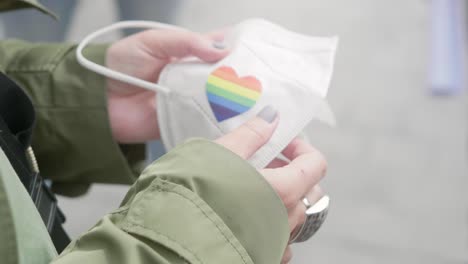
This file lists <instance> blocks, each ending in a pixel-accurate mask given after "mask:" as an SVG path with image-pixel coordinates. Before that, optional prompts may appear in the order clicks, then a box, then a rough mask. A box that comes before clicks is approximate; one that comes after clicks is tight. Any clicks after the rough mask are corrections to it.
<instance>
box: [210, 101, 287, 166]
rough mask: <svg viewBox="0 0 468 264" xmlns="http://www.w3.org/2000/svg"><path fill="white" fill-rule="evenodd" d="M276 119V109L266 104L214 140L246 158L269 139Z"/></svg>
mask: <svg viewBox="0 0 468 264" xmlns="http://www.w3.org/2000/svg"><path fill="white" fill-rule="evenodd" d="M278 121H279V118H278V114H277V112H276V110H275V109H274V108H273V107H271V106H266V107H265V108H263V109H262V111H260V112H259V113H258V115H257V116H256V117H254V118H253V119H251V120H249V121H247V122H246V123H244V124H243V125H241V126H240V127H238V128H237V129H235V130H233V131H232V132H230V133H229V134H226V135H224V136H223V137H221V138H219V139H217V140H216V141H215V142H217V143H218V144H220V145H222V146H224V147H225V148H227V149H229V150H231V151H232V152H234V153H236V154H237V155H239V156H240V157H242V158H244V159H248V158H250V157H251V156H252V155H253V154H254V153H255V152H256V151H257V150H258V149H259V148H261V147H262V146H263V145H265V144H266V143H267V142H268V140H270V138H271V136H272V135H273V132H274V131H275V129H276V127H277V125H278Z"/></svg>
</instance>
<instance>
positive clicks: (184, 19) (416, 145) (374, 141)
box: [60, 0, 468, 264]
mask: <svg viewBox="0 0 468 264" xmlns="http://www.w3.org/2000/svg"><path fill="white" fill-rule="evenodd" d="M102 10H107V12H103V11H102ZM429 15H430V13H429V1H404V0H394V1H383V0H381V1H375V0H356V1H338V0H328V1H311V0H297V1H265V0H257V1H249V0H237V1H225V0H218V1H208V0H198V1H180V2H179V8H178V9H177V12H176V16H175V23H177V24H179V25H182V26H185V27H188V28H190V29H193V30H199V31H208V30H211V29H214V28H217V27H221V26H226V25H230V24H234V23H236V22H239V21H241V20H243V19H245V18H250V17H263V18H266V19H269V20H272V21H274V22H276V23H278V24H281V25H283V26H285V27H287V28H290V29H292V30H295V31H298V32H302V33H305V34H311V35H338V36H339V37H340V40H341V41H340V45H339V50H338V54H337V57H336V70H335V74H334V77H333V81H332V85H331V87H330V90H329V97H328V98H329V102H330V104H331V106H332V108H333V110H334V112H335V114H336V117H337V120H338V126H337V127H336V128H329V127H326V126H324V125H321V124H318V123H314V124H312V125H311V126H310V127H308V128H307V130H306V131H307V134H308V135H309V136H310V137H311V138H312V142H313V143H314V145H315V146H317V147H318V148H319V149H320V150H321V151H322V152H323V153H324V154H325V155H326V156H327V158H328V161H329V173H328V176H327V178H326V179H325V181H324V183H323V187H324V188H325V190H326V191H327V192H328V193H329V195H330V197H331V208H330V214H329V216H328V220H327V222H326V223H325V224H324V226H323V227H322V229H321V230H320V231H319V232H318V233H317V235H316V236H315V237H314V238H313V239H311V240H310V241H309V242H307V243H304V244H301V245H297V246H295V247H294V253H295V257H294V260H293V262H292V263H296V264H299V263H301V264H302V263H304V264H305V263H360V264H365V263H392V264H394V263H426V264H432V263H434V264H435V263H468V255H467V252H468V250H467V246H468V230H467V227H468V221H467V217H468V210H467V209H468V199H467V196H468V195H467V191H466V189H467V186H468V173H467V160H468V159H467V158H468V157H467V144H466V143H467V142H466V139H467V135H468V134H467V113H468V112H467V109H466V107H467V98H466V95H463V94H461V95H458V96H451V97H450V96H448V97H433V96H431V95H430V93H429V89H428V84H427V79H428V78H427V76H428V72H427V69H428V61H429V60H428V54H429V42H428V40H429V28H428V26H429V21H430V20H429V19H430V17H429ZM115 19H116V7H115V5H114V4H113V2H112V1H110V0H105V1H104V0H102V1H80V2H79V6H78V9H77V13H76V15H75V17H74V18H73V22H72V30H71V31H70V33H69V35H68V38H69V39H71V40H78V39H80V38H81V37H83V36H84V35H85V34H86V33H89V32H90V31H92V30H93V29H96V28H99V27H100V26H102V25H106V24H109V23H111V22H112V21H113V20H115ZM155 19H157V18H155ZM117 36H118V34H116V35H114V36H111V37H110V38H112V37H117ZM126 189H127V187H126V186H107V185H95V186H94V187H93V188H92V190H91V192H90V193H89V194H88V195H86V196H84V197H82V198H79V199H73V200H71V199H67V198H61V199H60V203H61V206H62V207H63V209H64V211H65V212H66V214H67V215H68V219H69V220H68V222H67V224H66V228H67V230H68V231H69V232H70V233H71V234H72V235H74V236H75V235H77V234H79V233H81V232H83V231H85V230H87V229H88V228H90V227H91V226H92V225H93V224H94V223H95V222H96V220H97V219H99V217H100V216H102V215H103V214H104V213H105V212H108V211H110V210H112V209H113V208H114V207H116V206H118V204H119V202H120V200H121V199H122V197H123V195H124V193H125V190H126Z"/></svg>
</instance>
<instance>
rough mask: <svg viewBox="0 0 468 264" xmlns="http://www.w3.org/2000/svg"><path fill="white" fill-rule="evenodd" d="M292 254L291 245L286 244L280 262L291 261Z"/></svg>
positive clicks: (284, 263) (283, 263) (282, 263)
mask: <svg viewBox="0 0 468 264" xmlns="http://www.w3.org/2000/svg"><path fill="white" fill-rule="evenodd" d="M292 256H293V254H292V250H291V247H290V246H288V247H287V248H286V250H285V251H284V254H283V259H281V264H287V263H289V262H291V259H292Z"/></svg>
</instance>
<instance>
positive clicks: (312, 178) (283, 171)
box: [262, 140, 327, 207]
mask: <svg viewBox="0 0 468 264" xmlns="http://www.w3.org/2000/svg"><path fill="white" fill-rule="evenodd" d="M292 144H293V145H295V146H294V147H291V146H288V147H287V149H288V150H287V151H284V154H285V156H287V157H288V158H290V159H292V160H291V162H290V163H289V164H288V165H286V166H284V167H281V168H277V169H265V170H263V171H262V173H263V175H264V176H265V178H266V179H267V180H268V181H269V182H270V183H271V185H272V186H273V188H274V189H275V190H276V191H277V193H278V195H279V196H280V197H281V199H282V200H283V202H284V203H285V205H286V207H293V206H294V205H295V204H296V203H297V201H299V200H300V199H302V198H303V197H304V195H306V193H307V192H308V191H309V190H310V189H312V187H313V186H314V185H316V184H317V183H318V182H319V181H320V180H321V179H322V177H323V176H324V173H325V171H326V166H327V164H326V161H325V158H324V157H323V155H322V154H321V153H320V152H319V151H317V150H316V149H314V148H313V147H311V146H307V145H308V144H306V143H305V142H303V141H300V140H299V141H297V142H296V143H292ZM291 153H293V154H291Z"/></svg>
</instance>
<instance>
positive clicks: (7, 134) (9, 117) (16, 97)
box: [0, 73, 70, 253]
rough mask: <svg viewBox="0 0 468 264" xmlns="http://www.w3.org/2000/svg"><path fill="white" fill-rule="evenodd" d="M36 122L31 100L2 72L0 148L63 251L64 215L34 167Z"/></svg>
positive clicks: (64, 238)
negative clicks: (33, 150) (32, 145)
mask: <svg viewBox="0 0 468 264" xmlns="http://www.w3.org/2000/svg"><path fill="white" fill-rule="evenodd" d="M34 123H35V112H34V108H33V105H32V103H31V100H30V99H29V98H28V96H27V95H26V94H25V92H24V91H23V90H22V89H21V88H20V87H19V86H18V85H17V84H16V83H15V82H13V81H12V80H10V79H9V78H8V77H7V76H6V75H4V74H3V73H0V147H1V148H2V149H3V151H4V152H5V154H6V156H7V157H8V160H9V161H10V163H11V164H12V166H13V168H14V170H15V172H16V173H17V174H18V176H19V178H20V180H21V182H22V183H23V185H24V187H25V188H26V190H28V192H29V194H30V195H31V199H32V200H33V202H34V204H35V205H36V208H37V210H38V211H39V214H40V215H41V217H42V220H43V221H44V224H45V225H46V227H47V230H48V231H49V234H50V236H51V237H52V241H53V243H54V245H55V248H56V249H57V251H58V252H59V253H60V252H62V250H63V249H65V247H66V246H67V245H68V244H69V243H70V238H69V237H68V235H67V234H66V232H65V230H64V229H63V227H62V224H63V223H64V222H65V216H64V215H63V213H62V212H61V211H60V209H59V208H58V206H57V199H56V197H55V195H54V194H53V193H52V191H51V190H50V188H49V187H48V186H47V185H46V184H45V182H44V181H43V179H42V178H41V176H40V175H39V170H38V169H37V168H35V166H36V165H35V159H34V156H33V153H32V149H31V148H30V145H31V137H32V131H33V127H34ZM28 152H29V153H28Z"/></svg>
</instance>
